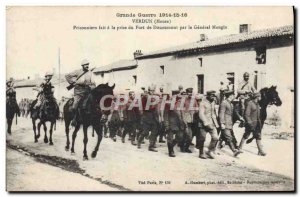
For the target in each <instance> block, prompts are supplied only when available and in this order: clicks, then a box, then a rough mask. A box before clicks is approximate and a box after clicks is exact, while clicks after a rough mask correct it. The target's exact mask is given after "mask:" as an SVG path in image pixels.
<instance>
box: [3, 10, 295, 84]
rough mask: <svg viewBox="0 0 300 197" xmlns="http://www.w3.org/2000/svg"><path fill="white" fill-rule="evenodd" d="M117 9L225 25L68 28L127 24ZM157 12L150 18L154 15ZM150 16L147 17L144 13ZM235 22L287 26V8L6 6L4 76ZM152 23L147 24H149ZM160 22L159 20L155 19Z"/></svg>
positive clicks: (163, 44)
mask: <svg viewBox="0 0 300 197" xmlns="http://www.w3.org/2000/svg"><path fill="white" fill-rule="evenodd" d="M117 13H120V14H130V13H134V14H136V15H137V14H138V13H143V14H156V15H159V13H179V14H181V13H187V17H167V18H160V19H162V20H164V19H166V20H169V21H171V24H170V25H171V26H186V25H191V26H192V27H194V26H195V25H225V26H227V29H225V30H212V29H210V30H201V29H191V30H182V31H179V30H156V29H154V30H153V29H152V30H140V29H139V30H136V29H133V30H120V31H115V30H74V29H73V26H74V25H75V26H97V27H98V26H99V25H101V26H111V25H114V26H116V27H117V26H128V25H132V26H133V27H134V28H135V25H136V24H134V23H133V22H132V19H145V18H141V17H116V15H117ZM158 18H159V17H155V18H152V19H153V20H154V19H158ZM147 19H151V18H147ZM239 24H251V30H252V31H254V30H257V29H265V28H272V27H279V26H284V25H293V9H292V7H97V6H91V7H75V6H74V7H7V9H6V34H7V35H6V39H7V40H6V46H7V47H6V49H7V50H6V55H7V56H6V60H7V61H6V68H7V69H6V73H7V78H10V77H13V78H14V79H23V78H27V77H28V76H30V77H31V78H33V77H34V76H35V75H36V74H38V75H39V76H43V75H44V73H45V72H47V71H52V70H53V69H55V70H56V71H57V72H58V65H59V63H58V59H59V58H58V57H59V52H58V51H59V49H60V65H61V73H67V72H71V71H73V70H75V69H79V68H81V66H80V63H81V61H82V59H85V58H86V59H88V60H89V61H90V64H91V67H100V66H105V65H107V64H110V63H112V62H115V61H118V60H120V59H133V52H134V51H135V50H142V52H143V53H148V52H151V51H156V50H160V49H164V48H169V47H172V46H176V45H181V44H186V43H190V42H196V41H197V40H199V38H200V34H201V33H205V34H206V35H207V36H208V39H210V38H213V37H219V36H222V35H228V34H236V33H238V31H239ZM152 25H153V24H150V26H152ZM160 25H163V24H160Z"/></svg>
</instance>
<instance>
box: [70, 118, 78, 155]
mask: <svg viewBox="0 0 300 197" xmlns="http://www.w3.org/2000/svg"><path fill="white" fill-rule="evenodd" d="M79 128H80V125H79V124H77V125H76V127H75V129H74V131H73V134H72V147H71V153H75V151H74V145H75V140H76V136H77V132H78V131H79Z"/></svg>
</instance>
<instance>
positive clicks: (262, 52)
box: [255, 47, 266, 64]
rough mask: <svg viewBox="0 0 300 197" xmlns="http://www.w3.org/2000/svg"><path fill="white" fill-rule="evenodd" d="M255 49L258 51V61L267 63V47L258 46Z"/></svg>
mask: <svg viewBox="0 0 300 197" xmlns="http://www.w3.org/2000/svg"><path fill="white" fill-rule="evenodd" d="M255 51H256V63H257V64H266V47H259V48H256V49H255Z"/></svg>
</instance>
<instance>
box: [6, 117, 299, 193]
mask: <svg viewBox="0 0 300 197" xmlns="http://www.w3.org/2000/svg"><path fill="white" fill-rule="evenodd" d="M18 122H19V123H18V125H15V124H14V125H13V126H12V135H7V146H8V147H10V148H9V149H8V150H7V171H8V173H7V174H8V178H7V189H8V190H10V191H12V190H38V188H37V186H36V184H34V183H32V184H30V182H28V180H27V178H26V177H27V176H28V174H26V173H17V172H19V171H22V169H23V171H24V169H26V171H27V172H28V171H29V172H30V171H32V172H34V173H36V175H34V176H36V178H37V181H43V182H46V180H45V179H47V178H49V179H50V181H51V179H52V180H54V179H55V175H54V174H55V173H54V171H56V172H57V173H60V172H65V173H68V175H66V177H70V178H68V179H73V180H75V179H78V180H80V181H78V182H82V184H79V185H76V184H74V185H72V186H70V185H69V186H68V185H65V186H64V187H57V188H55V186H53V185H51V186H49V187H46V188H45V187H43V186H41V187H40V189H41V190H45V189H46V190H47V189H48V190H53V189H54V188H55V190H72V191H76V190H97V191H98V190H102V191H103V190H104V191H110V190H121V191H122V190H124V191H126V190H127V191H130V190H133V191H141V190H144V191H145V190H147V191H155V190H156V191H157V190H160V191H168V190H183V191H209V190H217V191H223V190H224V191H227V190H239V191H242V190H250V191H255V190H260V191H262V190H263V191H273V190H287V191H291V190H293V189H294V140H293V138H289V139H287V140H277V139H271V136H270V135H264V136H263V143H264V145H265V150H266V152H267V153H268V155H267V156H266V157H259V156H257V148H256V145H255V143H252V144H250V145H247V146H246V147H245V152H244V153H243V154H241V155H240V156H239V157H238V158H234V157H232V154H231V153H230V151H229V149H228V148H227V147H226V148H224V149H222V150H220V151H219V153H220V155H218V158H217V159H215V160H211V159H207V160H201V159H199V158H198V150H197V149H194V148H192V149H193V153H192V154H187V153H181V152H179V150H178V149H177V148H176V150H175V154H176V157H175V158H169V157H168V155H167V147H166V144H158V145H159V147H158V151H159V152H157V153H153V152H149V151H148V150H147V145H148V142H146V144H145V145H143V146H142V149H137V148H136V147H135V146H132V145H130V143H129V142H128V141H126V143H125V144H123V143H121V140H120V138H118V140H117V142H113V141H112V140H110V139H108V138H103V140H102V143H101V145H100V150H99V152H98V155H97V157H96V158H95V159H92V158H91V157H90V159H89V160H88V161H83V159H82V156H83V154H82V151H83V142H82V140H83V136H82V131H80V132H79V133H78V136H77V139H76V144H75V152H76V153H75V154H71V153H70V152H66V151H65V149H64V147H65V140H66V138H65V132H64V125H63V124H62V123H57V130H56V131H54V134H53V142H54V146H49V144H45V143H44V142H43V137H44V132H42V133H41V138H40V139H39V142H38V143H34V140H33V139H34V138H33V131H32V125H31V121H30V120H29V119H25V118H19V119H18ZM264 129H265V133H266V134H268V133H270V132H271V130H272V128H271V127H270V128H269V127H266V128H264ZM242 132H243V131H242V130H241V129H237V131H236V135H237V138H238V140H239V139H240V137H241V135H242ZM207 137H208V138H207V139H208V140H209V136H207ZM95 144H96V137H94V138H93V137H92V135H91V131H90V132H89V142H88V154H89V155H90V154H91V151H92V150H93V148H94V146H95ZM11 149H14V150H18V151H19V153H17V154H23V155H26V157H25V156H20V158H19V159H18V157H17V156H16V153H15V152H14V151H12V150H11ZM27 155H28V156H27ZM16 160H17V161H18V162H16ZM23 160H24V162H23ZM28 160H30V162H26V161H28ZM31 162H33V163H31ZM18 164H22V165H18ZM42 169H45V170H42ZM48 169H49V170H48ZM57 170H59V172H58V171H57ZM52 172H53V173H52ZM38 174H39V175H38ZM51 176H52V177H51ZM11 177H14V178H11ZM39 177H40V178H39ZM72 177H74V178H72ZM79 177H82V178H79ZM12 179H18V181H19V184H17V185H16V184H13V181H11V180H12ZM88 181H90V182H91V184H85V183H84V182H88ZM61 182H62V184H60V185H64V184H63V183H64V182H65V181H64V180H61ZM76 182H77V181H76ZM44 186H45V185H44ZM78 186H79V187H78Z"/></svg>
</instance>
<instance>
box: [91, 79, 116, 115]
mask: <svg viewBox="0 0 300 197" xmlns="http://www.w3.org/2000/svg"><path fill="white" fill-rule="evenodd" d="M114 88H115V84H114V85H113V86H109V85H108V83H106V84H100V85H98V86H97V87H96V88H94V89H93V90H92V92H91V93H92V95H93V98H94V99H95V101H96V103H97V104H98V105H99V106H100V101H101V99H102V98H103V97H104V96H107V95H109V96H113V95H114V92H113V90H114ZM111 103H112V97H106V98H105V101H104V106H105V107H110V106H111ZM103 112H104V113H106V111H103ZM107 113H108V112H107Z"/></svg>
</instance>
